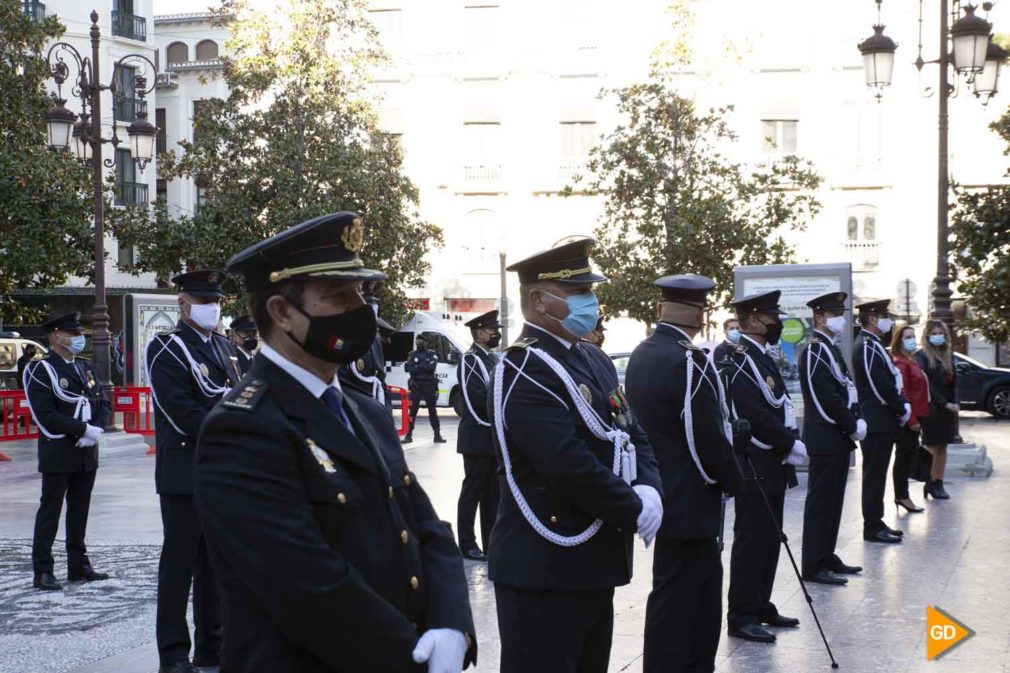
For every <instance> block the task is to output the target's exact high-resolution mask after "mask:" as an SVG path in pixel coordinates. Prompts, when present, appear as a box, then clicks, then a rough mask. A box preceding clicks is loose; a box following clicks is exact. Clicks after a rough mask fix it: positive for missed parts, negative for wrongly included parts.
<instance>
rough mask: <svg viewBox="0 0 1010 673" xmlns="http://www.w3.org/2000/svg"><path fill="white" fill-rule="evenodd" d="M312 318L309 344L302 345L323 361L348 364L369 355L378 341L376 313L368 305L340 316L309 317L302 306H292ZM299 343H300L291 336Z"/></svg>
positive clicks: (306, 342) (309, 352) (307, 341)
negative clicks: (376, 339)
mask: <svg viewBox="0 0 1010 673" xmlns="http://www.w3.org/2000/svg"><path fill="white" fill-rule="evenodd" d="M292 306H294V307H295V308H296V309H298V312H299V313H301V314H302V315H303V316H305V317H306V318H308V319H309V329H308V331H307V332H306V333H305V342H304V343H301V344H298V345H300V346H301V347H302V349H303V350H304V351H305V352H306V353H308V354H309V355H313V356H315V357H317V358H319V359H320V360H326V361H327V362H333V363H335V364H341V365H345V364H347V363H348V362H354V361H355V360H357V359H358V358H359V357H361V356H362V355H364V354H365V353H367V352H368V349H369V348H371V347H372V343H373V342H374V341H375V330H376V329H377V326H376V321H375V312H374V311H372V307H371V306H369V305H368V304H362V305H361V306H359V307H358V308H356V309H354V310H353V311H348V312H347V313H341V314H340V315H326V316H317V315H309V314H308V313H306V312H305V309H303V308H302V307H301V306H298V305H297V304H292ZM288 336H290V337H291V338H292V339H294V341H295V343H298V340H297V339H295V338H294V336H292V335H291V333H290V332H289V333H288Z"/></svg>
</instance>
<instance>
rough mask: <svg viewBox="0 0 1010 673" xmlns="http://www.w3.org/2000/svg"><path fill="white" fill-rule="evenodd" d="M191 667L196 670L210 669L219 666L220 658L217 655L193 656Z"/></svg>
mask: <svg viewBox="0 0 1010 673" xmlns="http://www.w3.org/2000/svg"><path fill="white" fill-rule="evenodd" d="M193 665H194V666H196V667H198V668H211V667H212V666H220V665H221V656H220V655H218V654H194V655H193Z"/></svg>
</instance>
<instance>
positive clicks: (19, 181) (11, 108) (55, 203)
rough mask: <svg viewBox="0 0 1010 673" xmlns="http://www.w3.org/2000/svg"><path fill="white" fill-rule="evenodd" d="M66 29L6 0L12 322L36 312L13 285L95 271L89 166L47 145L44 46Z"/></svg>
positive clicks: (5, 158) (0, 65)
mask: <svg viewBox="0 0 1010 673" xmlns="http://www.w3.org/2000/svg"><path fill="white" fill-rule="evenodd" d="M63 31H64V27H63V26H62V25H60V23H59V22H58V21H57V20H56V18H55V17H49V18H47V19H45V20H44V21H42V22H39V23H36V22H35V21H33V20H32V19H31V18H29V17H28V15H26V14H25V13H24V12H23V11H22V7H21V2H20V0H0V139H2V142H0V251H2V259H3V263H2V264H0V316H2V317H3V320H4V322H5V323H8V324H11V323H13V324H17V323H19V322H25V321H31V320H33V319H35V318H37V317H38V316H37V315H36V314H35V313H34V312H33V311H32V310H31V309H29V308H26V307H23V306H21V305H19V304H18V303H17V302H16V301H15V300H14V299H13V298H12V297H11V296H10V293H11V292H12V291H14V290H19V289H32V290H40V289H41V290H44V289H48V288H52V287H55V286H58V285H62V284H63V283H65V282H66V281H67V278H68V277H69V276H71V275H77V276H85V275H89V274H91V273H92V272H93V261H92V260H93V259H94V258H93V254H94V249H93V245H94V236H93V233H92V232H93V230H92V224H91V199H90V180H89V175H90V173H89V171H87V170H86V169H85V168H84V167H83V166H81V165H80V164H78V163H77V161H76V160H75V159H74V158H73V157H72V156H70V155H68V154H67V153H60V152H54V151H52V150H49V149H48V148H47V147H46V124H45V119H44V116H45V113H46V111H47V110H48V109H49V107H50V106H51V105H52V101H51V99H50V98H49V97H48V96H47V95H46V89H45V86H44V84H45V82H46V80H47V79H48V78H49V68H48V66H47V65H46V62H45V54H46V52H45V49H46V46H47V43H49V42H50V41H52V40H54V39H56V38H57V37H59V36H60V35H62V34H63ZM71 74H72V75H73V74H74V73H73V72H72V73H71ZM67 93H68V92H67V89H66V87H65V88H64V95H65V96H66V95H67Z"/></svg>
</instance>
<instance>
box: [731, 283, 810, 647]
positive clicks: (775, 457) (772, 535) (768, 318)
mask: <svg viewBox="0 0 1010 673" xmlns="http://www.w3.org/2000/svg"><path fill="white" fill-rule="evenodd" d="M781 294H782V293H781V292H780V291H778V290H775V291H774V292H767V293H764V294H759V295H752V296H750V297H745V298H743V299H741V300H739V301H736V302H733V309H734V310H735V312H736V315H737V318H738V322H737V323H736V325H737V328H738V329H739V330H740V336H739V338H738V340H737V342H736V343H735V344H734V345H733V351H732V353H731V354H730V355H729V356H728V358H729V359H728V360H727V361H725V362H724V363H723V365H722V366H723V367H724V368H725V369H724V370H725V372H726V376H727V380H728V381H729V390H728V392H729V397H730V403H731V408H732V411H733V415H734V416H736V417H737V418H741V419H745V420H747V421H748V422H749V423H750V427H751V437H750V443H749V446H745V447H741V448H742V449H743V451H742V453H740V452H738V455H737V459H738V460H739V462H740V468H741V470H742V472H743V475H744V488H743V492H742V493H740V494H739V495H738V496H737V497H736V503H735V505H736V518H735V519H734V523H733V554H732V557H731V560H730V574H729V612H728V614H727V622H728V627H729V635H731V636H734V637H737V638H743V639H744V640H751V641H755V642H759V643H773V642H775V634H774V633H772V632H771V631H768V630H767V629H766V628H764V627H763V626H762V624H767V625H768V626H774V627H793V626H799V623H800V620H798V619H796V618H794V617H786V616H784V615H780V614H779V611H778V608H777V607H776V606H775V604H774V603H772V602H771V595H772V587H773V586H774V584H775V569H776V568H777V567H778V563H779V549H780V543H781V540H780V537H779V534H780V531H781V530H782V514H783V510H784V507H785V493H786V488H788V487H791V486H795V485H796V472H795V467H794V466H795V465H800V464H802V463H803V461H804V460H805V459H806V457H807V451H806V446H805V445H804V444H803V442H802V441H800V440H799V439H798V434H799V433H798V431H797V428H796V414H795V412H794V411H793V403H792V400H791V399H790V398H789V392H788V391H787V390H786V383H785V381H784V380H783V378H782V373H781V372H780V371H779V368H778V365H776V364H775V360H774V359H773V358H772V357H771V355H769V353H768V347H769V346H774V345H776V344H777V343H778V342H779V338H780V337H781V335H782V322H781V320H780V319H779V314H780V312H781V311H780V309H779V297H780V296H781ZM716 364H717V365H718V364H719V363H718V362H717V363H716ZM762 490H763V491H764V493H765V495H766V496H767V497H768V502H769V503H770V504H771V507H772V510H773V513H769V511H768V507H767V505H766V504H765V501H764V497H763V496H762V495H761V491H762Z"/></svg>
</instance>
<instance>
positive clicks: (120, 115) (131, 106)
mask: <svg viewBox="0 0 1010 673" xmlns="http://www.w3.org/2000/svg"><path fill="white" fill-rule="evenodd" d="M115 105H116V109H115V112H114V113H115V115H116V120H117V121H121V122H132V121H136V119H137V113H138V112H146V111H147V108H146V106H147V102H146V101H143V100H141V99H139V98H128V97H126V96H116V100H115Z"/></svg>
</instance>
